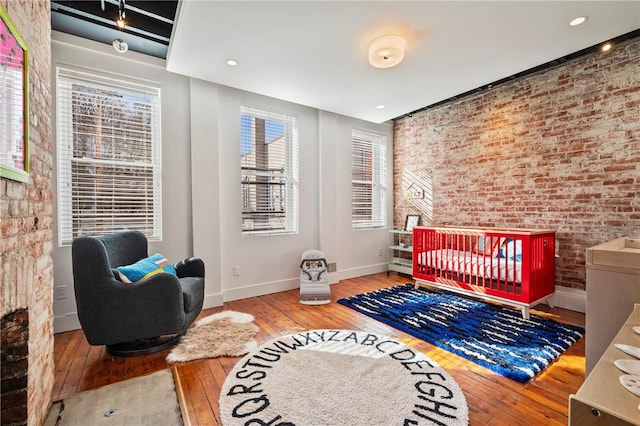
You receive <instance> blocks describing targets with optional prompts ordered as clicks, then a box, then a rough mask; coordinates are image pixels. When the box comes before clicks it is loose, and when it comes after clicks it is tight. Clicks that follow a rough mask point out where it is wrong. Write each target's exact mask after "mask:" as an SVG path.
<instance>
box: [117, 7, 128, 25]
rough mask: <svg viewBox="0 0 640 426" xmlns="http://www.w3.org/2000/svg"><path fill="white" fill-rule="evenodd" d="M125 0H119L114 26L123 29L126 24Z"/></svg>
mask: <svg viewBox="0 0 640 426" xmlns="http://www.w3.org/2000/svg"><path fill="white" fill-rule="evenodd" d="M124 2H125V0H120V3H119V4H118V19H116V26H117V27H118V28H120V29H124V27H126V26H127V21H126V20H125V18H126V12H125V7H126V5H125V3H124Z"/></svg>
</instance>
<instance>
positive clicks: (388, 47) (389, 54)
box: [369, 35, 407, 68]
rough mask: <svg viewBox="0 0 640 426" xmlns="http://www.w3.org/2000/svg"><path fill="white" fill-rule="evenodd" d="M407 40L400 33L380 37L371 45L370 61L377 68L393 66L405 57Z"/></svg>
mask: <svg viewBox="0 0 640 426" xmlns="http://www.w3.org/2000/svg"><path fill="white" fill-rule="evenodd" d="M406 44H407V43H406V41H405V40H404V39H403V38H402V37H400V36H399V35H387V36H382V37H379V38H377V39H375V40H373V41H372V42H371V44H370V45H369V63H370V64H371V65H373V66H374V67H376V68H391V67H394V66H396V65H398V64H399V63H400V62H402V60H403V59H404V49H405V47H406Z"/></svg>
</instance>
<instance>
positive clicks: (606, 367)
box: [569, 304, 640, 426]
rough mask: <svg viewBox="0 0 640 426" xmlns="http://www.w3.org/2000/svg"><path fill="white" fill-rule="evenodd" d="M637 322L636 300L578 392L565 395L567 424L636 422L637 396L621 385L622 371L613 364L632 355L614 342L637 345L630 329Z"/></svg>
mask: <svg viewBox="0 0 640 426" xmlns="http://www.w3.org/2000/svg"><path fill="white" fill-rule="evenodd" d="M637 325H640V304H635V306H634V309H633V311H632V313H631V315H630V316H629V318H628V319H627V321H626V322H625V323H624V324H623V325H622V328H621V329H620V331H619V332H618V334H617V335H616V336H615V337H614V338H613V342H611V344H610V345H609V347H608V348H607V349H606V351H605V352H604V355H602V357H601V358H600V360H599V361H598V362H597V364H596V365H595V367H594V368H593V370H592V371H591V374H589V376H588V377H587V379H586V380H585V381H584V383H583V384H582V386H581V387H580V389H578V392H577V393H576V394H575V395H571V396H570V397H569V426H591V425H602V426H605V425H606V426H618V425H640V409H639V407H638V406H639V405H640V397H637V396H635V395H634V394H632V393H631V392H629V391H628V390H626V389H625V388H623V387H622V385H621V384H620V381H619V377H620V376H621V375H623V374H625V373H623V372H622V371H620V370H618V369H617V368H616V366H615V365H613V362H614V361H615V360H617V359H635V358H633V357H632V356H631V355H627V354H625V353H624V352H622V351H621V350H619V349H618V348H616V347H615V346H614V344H615V343H622V344H627V345H632V346H638V347H640V334H637V333H635V332H634V331H633V329H632V327H634V326H637Z"/></svg>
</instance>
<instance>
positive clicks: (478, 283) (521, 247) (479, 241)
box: [413, 226, 555, 319]
mask: <svg viewBox="0 0 640 426" xmlns="http://www.w3.org/2000/svg"><path fill="white" fill-rule="evenodd" d="M413 278H414V279H415V280H416V288H417V287H418V286H419V285H426V286H433V287H438V288H442V289H445V290H449V291H455V292H458V293H462V294H466V295H470V296H475V297H480V298H483V299H488V300H492V301H497V302H501V303H504V304H508V305H512V306H515V307H519V308H520V309H521V310H522V316H523V317H524V318H527V319H528V318H529V308H531V307H532V306H535V305H537V304H539V303H541V302H543V301H546V302H547V303H548V304H549V305H550V306H552V299H551V298H552V296H553V294H554V291H555V230H552V229H506V228H480V227H468V228H466V227H465V228H459V227H451V226H442V227H424V226H420V227H415V228H414V229H413Z"/></svg>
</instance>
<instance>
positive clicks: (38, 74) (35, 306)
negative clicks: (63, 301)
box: [0, 0, 54, 425]
mask: <svg viewBox="0 0 640 426" xmlns="http://www.w3.org/2000/svg"><path fill="white" fill-rule="evenodd" d="M0 5H2V7H3V8H4V9H5V10H6V11H7V13H8V15H9V17H10V18H11V20H12V21H13V23H14V25H15V26H16V28H17V29H18V31H19V32H20V34H21V35H22V37H23V38H24V39H25V41H26V43H27V47H28V49H29V121H30V123H29V160H30V165H31V172H30V178H29V182H28V183H20V182H15V181H12V180H8V179H4V178H0V217H1V220H0V236H1V239H0V289H1V295H2V298H1V299H0V305H1V307H2V316H4V315H6V314H7V313H10V312H14V311H16V310H19V309H28V311H29V345H28V348H29V355H28V356H29V358H28V365H29V370H28V392H27V393H28V424H29V425H39V424H42V422H43V420H44V418H45V417H46V414H47V411H48V409H49V405H50V403H51V394H52V389H53V371H54V365H53V300H52V298H53V261H52V256H51V252H52V244H53V231H52V226H53V223H52V221H53V219H52V218H53V196H52V191H51V189H52V182H51V176H52V170H53V151H52V143H53V139H52V128H51V111H52V108H51V99H52V97H51V11H50V4H49V1H42V0H21V1H14V0H0Z"/></svg>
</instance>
